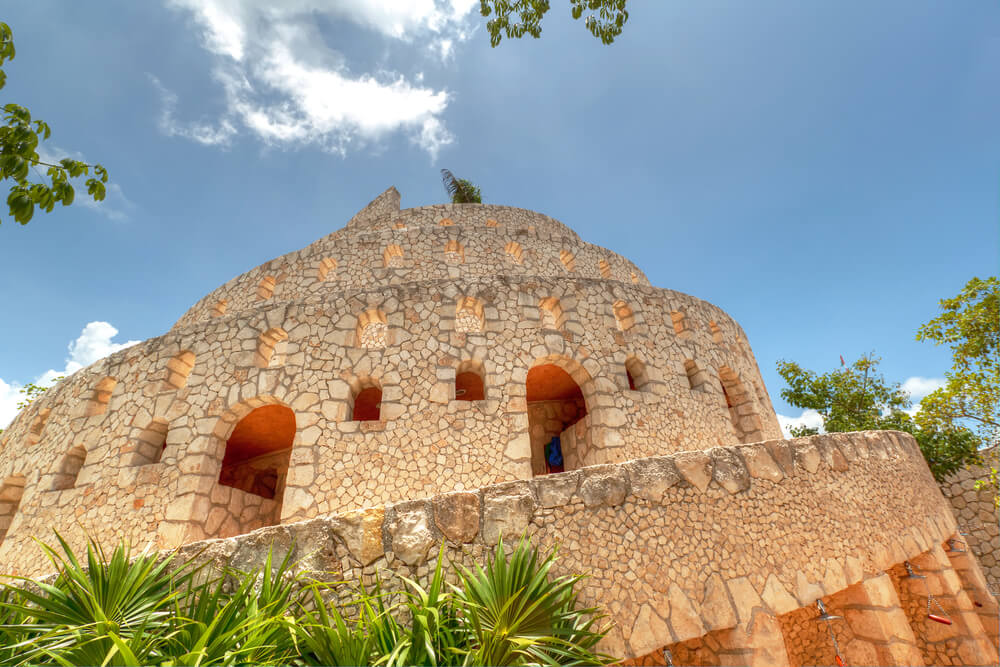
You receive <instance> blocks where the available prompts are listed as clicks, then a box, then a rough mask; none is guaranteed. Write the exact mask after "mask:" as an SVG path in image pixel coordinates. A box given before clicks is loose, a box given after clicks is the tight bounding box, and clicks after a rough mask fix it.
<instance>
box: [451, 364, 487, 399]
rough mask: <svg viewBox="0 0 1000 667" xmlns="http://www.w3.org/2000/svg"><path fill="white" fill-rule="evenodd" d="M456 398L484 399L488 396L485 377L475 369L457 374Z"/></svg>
mask: <svg viewBox="0 0 1000 667" xmlns="http://www.w3.org/2000/svg"><path fill="white" fill-rule="evenodd" d="M455 398H457V399H458V400H460V401H482V400H484V399H485V398H486V390H485V388H484V387H483V378H482V376H481V375H479V373H476V372H474V371H465V372H464V373H459V374H458V375H456V376H455Z"/></svg>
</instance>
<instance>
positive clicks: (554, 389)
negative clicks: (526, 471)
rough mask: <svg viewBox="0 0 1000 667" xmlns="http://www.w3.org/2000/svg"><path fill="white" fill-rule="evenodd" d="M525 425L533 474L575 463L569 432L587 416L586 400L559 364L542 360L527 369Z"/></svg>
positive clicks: (550, 471)
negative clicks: (528, 438) (526, 424)
mask: <svg viewBox="0 0 1000 667" xmlns="http://www.w3.org/2000/svg"><path fill="white" fill-rule="evenodd" d="M527 402H528V429H529V433H530V437H531V471H532V474H534V475H535V476H538V475H546V474H550V473H554V472H563V471H564V470H572V469H574V468H576V467H578V463H579V462H578V461H577V457H576V453H575V451H571V450H572V448H573V447H574V445H573V443H574V442H575V440H576V438H575V434H573V433H570V429H571V427H573V426H574V425H575V424H576V423H577V422H578V421H580V420H581V419H583V418H584V417H586V416H587V401H586V399H585V398H584V396H583V391H582V390H581V388H580V385H579V384H577V382H576V380H574V379H573V377H572V376H571V375H570V374H569V373H567V372H566V371H565V370H564V369H562V368H561V367H560V366H558V365H556V364H553V363H542V364H539V365H536V366H534V367H533V368H531V370H529V371H528V379H527Z"/></svg>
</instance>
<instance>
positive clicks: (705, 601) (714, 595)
mask: <svg viewBox="0 0 1000 667" xmlns="http://www.w3.org/2000/svg"><path fill="white" fill-rule="evenodd" d="M701 615H702V618H704V619H705V627H706V629H707V630H722V629H724V628H731V627H733V626H734V625H736V623H737V622H738V620H739V619H738V618H737V617H736V608H735V607H733V603H732V601H731V600H730V599H729V591H728V589H727V588H726V582H725V581H723V579H722V575H720V574H718V573H715V574H712V575H711V576H710V577H709V578H708V581H707V582H706V583H705V595H704V597H703V598H702V601H701Z"/></svg>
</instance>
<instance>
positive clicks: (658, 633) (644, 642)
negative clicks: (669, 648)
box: [628, 604, 676, 656]
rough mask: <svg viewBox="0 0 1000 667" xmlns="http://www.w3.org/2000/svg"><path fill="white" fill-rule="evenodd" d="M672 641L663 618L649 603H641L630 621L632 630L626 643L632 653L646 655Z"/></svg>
mask: <svg viewBox="0 0 1000 667" xmlns="http://www.w3.org/2000/svg"><path fill="white" fill-rule="evenodd" d="M674 641H676V640H675V639H674V638H673V636H672V635H671V634H670V629H669V628H668V627H667V624H666V623H665V622H664V621H663V619H662V618H660V617H659V616H658V615H657V613H656V612H655V611H654V610H653V608H652V607H651V606H650V605H648V604H644V605H642V607H640V608H639V613H638V614H637V615H636V617H635V621H634V622H633V623H632V630H631V632H630V633H629V637H628V645H629V648H631V653H632V655H635V656H640V655H646V654H647V653H651V652H652V651H654V650H656V649H658V648H660V647H661V646H665V645H667V644H670V643H673V642H674Z"/></svg>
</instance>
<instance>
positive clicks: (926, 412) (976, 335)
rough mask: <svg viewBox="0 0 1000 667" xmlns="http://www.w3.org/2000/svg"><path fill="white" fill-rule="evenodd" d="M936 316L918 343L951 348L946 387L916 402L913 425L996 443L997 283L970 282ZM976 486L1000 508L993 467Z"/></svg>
mask: <svg viewBox="0 0 1000 667" xmlns="http://www.w3.org/2000/svg"><path fill="white" fill-rule="evenodd" d="M939 304H940V307H941V310H942V311H943V312H942V313H941V314H940V315H938V316H937V317H935V318H934V319H932V320H931V321H930V322H928V323H927V324H925V325H923V326H922V327H920V329H919V330H918V331H917V340H930V341H934V344H935V345H944V344H947V345H948V346H949V347H951V358H952V367H951V370H950V371H948V372H946V373H945V386H944V387H942V388H941V389H938V390H936V391H934V392H932V393H930V394H928V395H927V396H925V397H924V400H923V401H921V403H920V412H918V413H917V417H916V419H917V422H918V423H919V424H920V426H921V427H923V428H927V429H957V428H963V427H968V428H969V429H970V430H972V431H974V432H975V434H976V442H977V445H978V446H980V447H982V446H985V445H989V444H995V443H997V442H1000V418H998V416H997V402H998V401H1000V281H998V280H997V277H996V276H990V277H988V278H986V279H985V280H981V279H980V278H978V277H976V278H972V280H970V281H969V282H968V283H966V284H965V287H964V288H962V291H961V292H959V294H958V295H957V296H956V297H954V298H952V299H941V301H940V302H939ZM976 488H989V489H990V490H991V491H992V493H993V502H994V504H995V505H996V506H998V507H1000V474H998V471H997V469H996V467H991V468H990V471H989V473H988V475H987V478H986V479H985V480H980V481H978V482H977V483H976Z"/></svg>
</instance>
